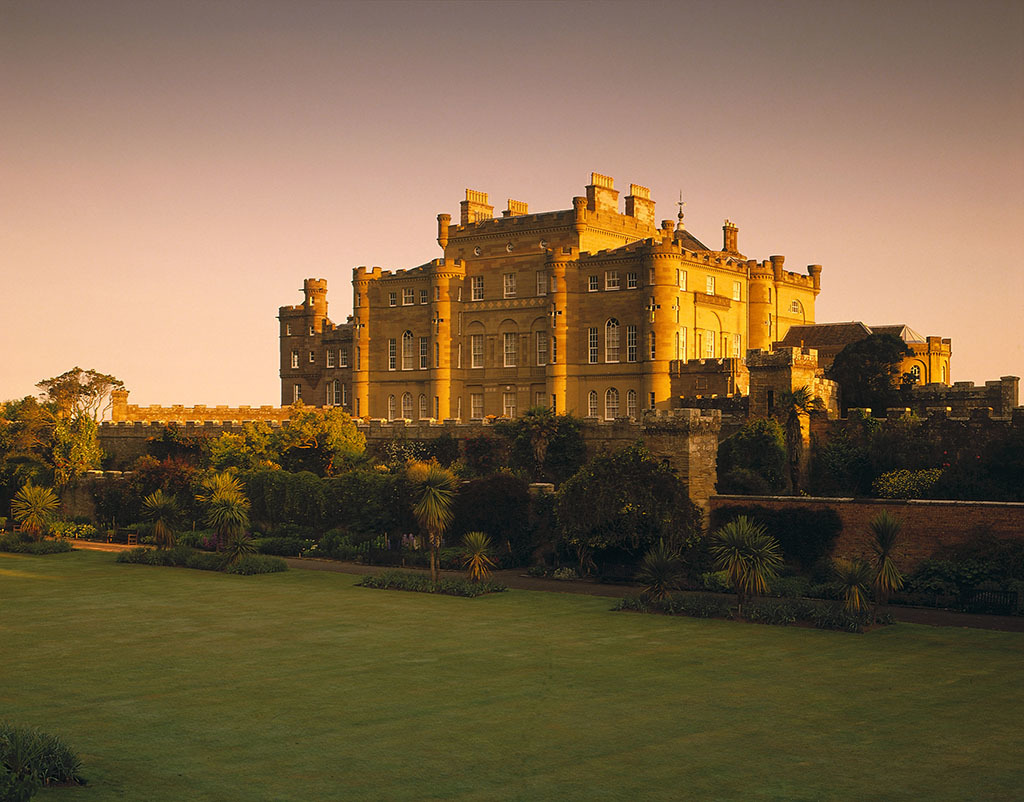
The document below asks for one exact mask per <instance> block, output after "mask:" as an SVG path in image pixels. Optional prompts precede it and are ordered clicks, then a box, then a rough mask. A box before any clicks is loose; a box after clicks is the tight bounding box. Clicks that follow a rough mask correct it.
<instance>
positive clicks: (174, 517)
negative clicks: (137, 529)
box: [142, 490, 181, 549]
mask: <svg viewBox="0 0 1024 802" xmlns="http://www.w3.org/2000/svg"><path fill="white" fill-rule="evenodd" d="M180 512H181V510H180V509H179V507H178V502H177V501H175V499H174V496H171V495H168V494H167V493H164V491H163V490H154V491H153V492H152V493H150V494H149V495H148V496H146V498H145V499H144V500H143V502H142V514H143V515H144V516H145V517H146V520H148V521H152V523H153V537H154V538H155V540H156V545H157V548H158V549H169V548H172V547H173V546H174V543H175V539H174V527H175V525H176V524H177V521H178V515H179V514H180Z"/></svg>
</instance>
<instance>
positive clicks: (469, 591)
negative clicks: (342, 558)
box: [356, 571, 508, 598]
mask: <svg viewBox="0 0 1024 802" xmlns="http://www.w3.org/2000/svg"><path fill="white" fill-rule="evenodd" d="M356 584H357V585H358V586H360V587H364V588H378V589H380V590H408V591H412V592H414V593H439V594H443V595H445V596H464V597H466V598H474V597H476V596H483V595H485V594H488V593H502V592H504V591H506V590H508V588H507V587H506V586H505V585H502V584H501V583H500V582H494V581H492V580H484V581H482V582H470V581H469V580H468V579H442V580H440V581H439V582H432V581H431V580H430V576H429V575H428V574H412V573H407V572H405V571H385V572H383V573H380V574H369V575H367V576H365V577H363V579H362V581H360V582H357V583H356Z"/></svg>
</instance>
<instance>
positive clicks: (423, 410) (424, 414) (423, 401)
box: [420, 393, 430, 420]
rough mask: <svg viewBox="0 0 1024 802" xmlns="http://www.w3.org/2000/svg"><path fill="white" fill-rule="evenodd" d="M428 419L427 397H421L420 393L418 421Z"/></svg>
mask: <svg viewBox="0 0 1024 802" xmlns="http://www.w3.org/2000/svg"><path fill="white" fill-rule="evenodd" d="M429 417H430V414H429V412H428V410H427V397H426V396H425V395H423V393H420V420H423V419H424V418H429Z"/></svg>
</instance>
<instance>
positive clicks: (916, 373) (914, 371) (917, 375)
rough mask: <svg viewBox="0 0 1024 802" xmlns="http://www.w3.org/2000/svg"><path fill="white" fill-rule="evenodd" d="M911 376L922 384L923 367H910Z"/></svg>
mask: <svg viewBox="0 0 1024 802" xmlns="http://www.w3.org/2000/svg"><path fill="white" fill-rule="evenodd" d="M910 375H911V376H913V377H914V378H915V379H917V383H918V384H920V383H921V366H920V365H911V366H910Z"/></svg>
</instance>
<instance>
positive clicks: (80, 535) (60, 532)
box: [50, 521, 99, 540]
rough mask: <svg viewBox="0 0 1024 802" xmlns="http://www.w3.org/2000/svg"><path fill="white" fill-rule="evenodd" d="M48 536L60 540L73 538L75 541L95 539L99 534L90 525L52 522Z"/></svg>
mask: <svg viewBox="0 0 1024 802" xmlns="http://www.w3.org/2000/svg"><path fill="white" fill-rule="evenodd" d="M50 534H52V535H54V536H56V537H62V538H74V539H75V540H80V539H81V540H89V539H91V538H94V537H97V536H98V535H99V532H97V531H96V527H95V526H93V525H92V524H90V523H75V522H72V521H54V522H53V523H52V524H50Z"/></svg>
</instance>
